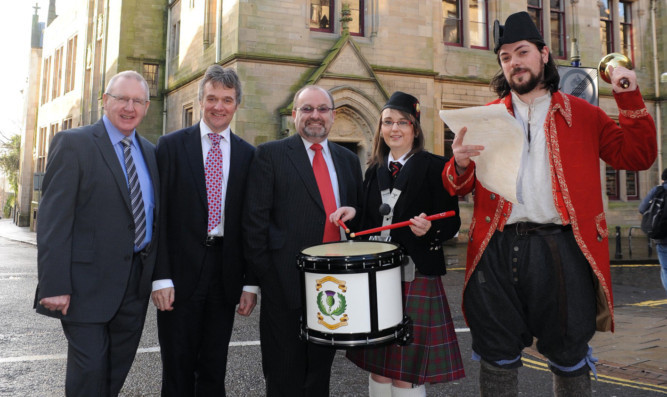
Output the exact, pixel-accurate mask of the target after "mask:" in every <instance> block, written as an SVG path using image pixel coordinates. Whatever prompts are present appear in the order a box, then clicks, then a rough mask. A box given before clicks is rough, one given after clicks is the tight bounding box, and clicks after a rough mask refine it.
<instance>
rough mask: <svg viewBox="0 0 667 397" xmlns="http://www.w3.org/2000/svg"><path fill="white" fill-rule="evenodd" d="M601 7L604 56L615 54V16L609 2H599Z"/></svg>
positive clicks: (601, 41)
mask: <svg viewBox="0 0 667 397" xmlns="http://www.w3.org/2000/svg"><path fill="white" fill-rule="evenodd" d="M598 6H599V7H600V44H601V45H602V48H601V49H602V55H607V54H609V53H611V52H614V34H613V30H612V26H613V22H614V19H613V16H612V13H611V8H610V7H609V0H598Z"/></svg>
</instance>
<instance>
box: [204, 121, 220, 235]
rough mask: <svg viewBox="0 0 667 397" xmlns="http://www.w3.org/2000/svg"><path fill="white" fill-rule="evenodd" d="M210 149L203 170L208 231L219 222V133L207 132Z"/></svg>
mask: <svg viewBox="0 0 667 397" xmlns="http://www.w3.org/2000/svg"><path fill="white" fill-rule="evenodd" d="M208 137H209V139H211V149H209V151H208V155H207V156H206V164H205V167H204V172H205V174H206V197H207V199H208V232H209V233H210V232H211V230H213V229H215V227H216V226H218V224H219V223H220V220H221V219H220V216H221V215H220V212H221V211H222V150H220V139H222V136H220V135H219V134H213V133H211V134H208Z"/></svg>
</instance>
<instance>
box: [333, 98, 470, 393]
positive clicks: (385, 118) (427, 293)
mask: <svg viewBox="0 0 667 397" xmlns="http://www.w3.org/2000/svg"><path fill="white" fill-rule="evenodd" d="M419 114H420V112H419V101H418V100H417V98H415V97H413V96H412V95H409V94H405V93H402V92H395V93H394V94H393V95H392V96H391V98H389V101H388V102H387V104H386V105H385V106H384V108H383V110H382V116H381V119H380V122H379V123H378V129H377V132H376V134H375V138H374V144H373V156H372V158H371V160H370V163H369V167H368V170H367V171H366V175H365V178H364V198H363V202H362V210H361V216H360V217H361V219H360V227H361V228H362V229H367V228H372V227H377V226H379V225H380V224H382V222H383V217H384V216H385V215H388V214H389V213H390V212H391V210H392V209H393V217H392V221H391V222H392V223H395V222H400V221H405V220H411V223H412V224H411V225H410V227H409V228H407V227H406V228H398V229H393V230H391V232H389V233H390V237H391V241H392V242H395V243H398V244H400V245H401V246H402V247H403V248H404V249H405V252H406V254H407V255H409V257H410V259H411V264H412V263H414V267H412V268H413V269H414V270H413V271H412V272H410V271H409V270H410V267H411V266H407V267H406V269H404V270H407V271H404V280H403V281H404V282H403V305H404V307H403V311H404V314H406V315H408V316H410V317H411V318H412V321H413V336H414V338H413V340H412V342H411V343H410V344H408V345H407V346H398V345H396V344H393V345H389V346H380V347H365V348H355V349H349V350H348V352H347V357H348V358H349V359H350V360H351V361H352V362H354V363H355V364H356V365H357V366H359V367H361V368H363V369H365V370H367V371H369V372H370V376H369V393H370V396H371V397H373V396H425V395H426V391H425V388H424V384H425V383H439V382H449V381H452V380H456V379H459V378H462V377H464V376H465V374H464V371H463V363H462V360H461V354H460V352H459V346H458V342H457V339H456V333H455V332H454V323H453V321H452V317H451V313H450V310H449V304H448V303H447V296H446V295H445V289H444V287H443V285H442V280H441V276H442V275H444V274H445V272H446V268H445V258H444V253H443V249H442V243H443V242H444V241H445V240H448V239H450V238H452V237H454V235H455V234H456V233H457V231H458V229H459V226H460V224H461V220H460V218H459V214H458V210H459V209H458V199H457V197H452V196H450V195H449V194H448V193H447V192H446V191H445V189H444V187H443V185H442V179H441V178H442V177H441V173H442V170H443V168H444V166H445V162H446V159H444V158H442V157H440V156H436V155H434V154H431V153H428V152H426V151H425V150H424V135H423V132H422V129H421V126H420V123H419ZM383 190H384V191H385V198H384V199H383V198H382V193H381V192H382V191H383ZM396 190H400V192H401V193H400V195H399V196H398V200H396V201H395V202H393V203H391V202H388V200H387V195H386V192H387V191H391V192H392V193H395V192H396ZM388 205H389V207H387V206H388ZM451 210H454V211H456V215H455V216H454V217H450V218H444V219H440V220H436V221H433V222H431V221H427V220H426V219H424V218H425V217H426V215H427V214H429V215H430V214H436V213H441V212H445V211H451ZM347 211H348V209H347V207H341V208H339V209H338V210H337V211H336V212H334V213H333V214H332V216H331V220H332V221H334V222H335V221H337V220H338V219H340V218H341V217H342V216H344V215H345V214H346V212H347ZM385 234H388V233H387V231H385ZM406 273H407V274H406Z"/></svg>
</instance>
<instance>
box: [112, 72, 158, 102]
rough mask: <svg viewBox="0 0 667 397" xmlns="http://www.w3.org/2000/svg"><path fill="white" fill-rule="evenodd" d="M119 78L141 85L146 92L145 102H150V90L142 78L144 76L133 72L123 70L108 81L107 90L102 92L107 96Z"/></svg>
mask: <svg viewBox="0 0 667 397" xmlns="http://www.w3.org/2000/svg"><path fill="white" fill-rule="evenodd" d="M121 78H124V79H134V80H137V81H138V82H140V83H141V85H142V86H143V87H144V91H146V100H147V101H149V100H150V89H149V88H148V83H147V82H146V79H145V78H144V76H142V75H141V74H139V73H137V72H135V71H134V70H124V71H122V72H120V73H118V74H116V75H115V76H113V77H112V78H111V80H109V84H107V89H106V90H105V91H104V92H105V93H107V94H111V88H112V87H113V86H114V84H116V82H117V81H118V79H121Z"/></svg>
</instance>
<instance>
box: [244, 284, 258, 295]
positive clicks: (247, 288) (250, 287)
mask: <svg viewBox="0 0 667 397" xmlns="http://www.w3.org/2000/svg"><path fill="white" fill-rule="evenodd" d="M243 291H244V292H250V293H253V294H255V295H257V294H259V286H258V285H244V286H243Z"/></svg>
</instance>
